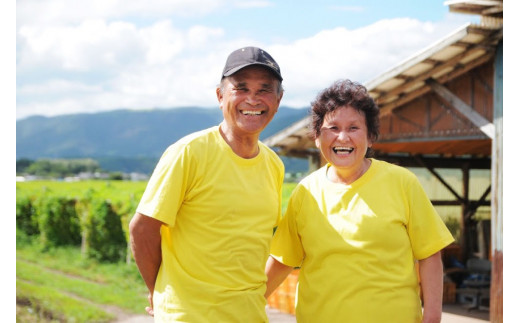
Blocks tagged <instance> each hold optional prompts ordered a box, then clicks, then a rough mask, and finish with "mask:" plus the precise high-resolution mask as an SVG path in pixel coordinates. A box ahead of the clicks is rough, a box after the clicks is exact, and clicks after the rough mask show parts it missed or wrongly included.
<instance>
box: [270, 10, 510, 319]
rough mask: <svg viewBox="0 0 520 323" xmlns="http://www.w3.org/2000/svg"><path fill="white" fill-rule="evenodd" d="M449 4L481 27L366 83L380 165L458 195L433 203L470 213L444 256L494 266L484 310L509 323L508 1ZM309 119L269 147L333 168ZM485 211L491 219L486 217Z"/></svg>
mask: <svg viewBox="0 0 520 323" xmlns="http://www.w3.org/2000/svg"><path fill="white" fill-rule="evenodd" d="M445 4H446V5H448V6H449V8H450V11H451V12H458V13H466V14H478V15H480V16H481V20H480V23H479V24H467V25H465V26H462V27H461V28H459V29H457V30H455V31H453V32H452V33H451V34H450V35H448V36H446V37H445V38H443V39H441V40H439V41H438V42H436V43H434V44H432V45H431V46H429V47H428V48H426V49H424V50H423V51H421V52H420V53H418V54H417V55H415V56H414V57H412V58H410V59H408V60H406V61H404V62H403V63H401V64H399V65H397V66H395V67H393V68H391V69H389V70H388V71H387V72H385V73H383V74H381V75H380V76H378V77H376V78H375V79H373V80H371V81H369V82H367V83H365V84H364V85H365V86H366V87H367V89H368V90H369V92H370V94H371V95H372V97H373V98H374V99H375V100H376V102H377V104H378V106H379V108H380V113H381V115H380V123H381V129H380V137H379V139H378V141H377V142H376V143H374V145H373V147H372V148H373V149H374V151H375V156H374V157H375V158H377V159H380V160H386V161H389V162H392V163H395V164H398V165H402V166H405V167H412V168H422V169H426V170H428V172H429V173H430V174H431V175H432V176H433V177H435V178H436V180H438V182H440V183H442V185H443V186H444V187H445V189H447V190H448V191H449V192H450V194H449V195H450V198H447V199H433V198H432V203H433V204H434V205H435V206H457V207H459V210H460V230H461V231H460V239H459V242H458V243H457V245H456V246H453V248H448V249H447V250H446V254H445V255H444V256H447V255H452V256H453V255H455V256H456V257H457V258H458V260H459V261H461V262H462V263H466V261H467V260H468V259H470V258H475V257H478V258H482V259H485V260H490V264H491V268H492V270H491V277H492V281H491V288H490V289H489V287H488V289H487V290H484V291H481V290H479V293H480V294H479V295H480V296H482V297H481V298H479V304H476V305H477V306H479V305H481V304H480V302H481V301H482V300H484V299H487V301H488V302H489V303H488V304H487V305H486V307H487V308H489V309H490V318H491V321H492V322H501V321H502V110H503V108H502V106H503V103H502V64H503V58H502V57H503V54H502V46H503V45H502V43H503V25H502V21H503V18H502V17H503V2H502V1H477V0H468V1H462V0H461V1H458V0H457V1H447V2H445ZM309 121H310V120H309V118H304V119H302V120H300V121H298V122H296V123H294V124H293V125H291V126H289V127H288V128H286V129H284V130H282V131H281V132H279V133H277V134H275V135H273V136H271V137H269V138H267V139H266V140H264V143H265V144H267V145H268V146H270V147H272V148H273V149H274V150H275V151H277V152H278V153H279V154H280V155H283V156H289V157H300V158H307V159H308V160H309V169H310V170H314V169H317V168H318V167H320V166H322V165H323V164H324V160H323V158H322V157H321V156H320V152H319V151H318V150H317V149H316V147H315V144H314V141H313V140H311V139H309V137H308V135H307V133H308V125H309ZM444 170H452V171H454V170H456V171H455V172H456V173H457V174H460V181H459V182H460V183H461V184H462V187H461V188H458V187H453V184H450V181H449V180H447V179H446V178H445V177H444V176H443V174H444V173H443V171H444ZM479 170H480V171H483V172H484V173H485V174H488V175H487V176H488V182H487V184H486V185H485V187H475V185H472V184H471V183H472V176H473V174H474V173H476V172H478V171H479ZM486 171H487V173H486ZM472 190H475V191H476V192H475V191H472ZM475 194H476V197H475ZM482 209H486V210H487V211H486V212H487V213H488V215H489V216H488V218H489V219H490V220H488V221H481V220H479V219H478V217H477V216H476V214H478V212H479V210H482ZM445 262H446V258H445ZM461 293H462V292H461ZM490 296H491V297H490Z"/></svg>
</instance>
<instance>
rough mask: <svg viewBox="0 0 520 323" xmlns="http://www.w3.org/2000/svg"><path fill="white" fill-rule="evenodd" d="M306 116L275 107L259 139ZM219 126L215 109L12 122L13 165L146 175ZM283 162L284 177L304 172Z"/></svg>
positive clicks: (303, 112)
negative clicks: (180, 144) (77, 163)
mask: <svg viewBox="0 0 520 323" xmlns="http://www.w3.org/2000/svg"><path fill="white" fill-rule="evenodd" d="M307 112H308V110H307V109H292V108H286V107H280V109H279V110H278V113H277V114H276V116H275V118H274V119H273V121H272V122H271V123H270V124H269V125H268V127H267V128H266V129H265V130H264V132H263V133H262V136H261V137H260V139H265V138H267V137H269V136H271V135H273V134H274V133H276V132H278V131H280V130H282V129H284V128H285V127H287V126H288V125H290V124H292V123H294V122H296V121H298V120H300V119H301V118H303V117H304V116H306V115H307ZM221 121H222V112H221V110H220V109H218V108H197V107H186V108H175V109H153V110H115V111H108V112H100V113H91V114H89V113H81V114H71V115H62V116H56V117H42V116H33V117H29V118H26V119H22V120H18V121H17V122H16V159H17V160H18V159H20V158H28V159H41V158H93V159H96V160H98V161H99V163H100V165H101V167H102V168H103V169H105V170H109V171H124V172H132V171H137V172H144V173H149V172H151V170H153V167H154V166H155V164H156V162H157V160H158V158H159V157H160V156H161V154H162V153H163V151H164V150H165V149H166V147H168V146H169V145H170V144H172V143H173V142H175V141H177V140H178V139H180V138H182V137H183V136H185V135H187V134H189V133H192V132H194V131H198V130H202V129H205V128H208V127H211V126H214V125H218V124H219V123H220V122H221ZM284 162H285V163H286V167H288V171H304V170H305V169H302V168H306V166H307V161H305V160H286V159H284Z"/></svg>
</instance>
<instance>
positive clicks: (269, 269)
mask: <svg viewBox="0 0 520 323" xmlns="http://www.w3.org/2000/svg"><path fill="white" fill-rule="evenodd" d="M293 269H294V268H293V267H290V266H287V265H284V264H282V263H281V262H279V261H278V260H276V259H274V258H273V257H271V256H269V259H267V264H266V266H265V274H266V275H267V289H266V290H265V294H264V296H265V298H268V297H269V295H271V293H272V292H274V290H275V289H276V287H278V286H279V285H280V284H281V283H282V282H283V281H284V279H285V278H286V277H287V275H289V274H290V273H291V271H293Z"/></svg>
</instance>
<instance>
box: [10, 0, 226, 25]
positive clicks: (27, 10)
mask: <svg viewBox="0 0 520 323" xmlns="http://www.w3.org/2000/svg"><path fill="white" fill-rule="evenodd" d="M225 2H226V1H223V0H222V1H221V0H148V1H142V0H89V1H71V0H45V1H41V0H20V1H17V3H16V14H17V23H19V24H31V25H42V24H54V25H59V24H78V23H81V22H82V21H83V20H85V19H108V20H117V19H122V18H123V17H141V18H164V17H171V16H204V15H205V14H207V13H209V12H212V11H214V10H215V9H217V8H219V7H221V6H223V5H225Z"/></svg>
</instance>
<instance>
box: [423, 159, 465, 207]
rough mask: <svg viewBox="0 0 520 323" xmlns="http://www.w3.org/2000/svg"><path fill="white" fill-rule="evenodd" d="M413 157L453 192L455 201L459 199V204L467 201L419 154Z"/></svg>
mask: <svg viewBox="0 0 520 323" xmlns="http://www.w3.org/2000/svg"><path fill="white" fill-rule="evenodd" d="M414 157H415V158H416V159H417V161H418V162H419V164H421V165H422V166H423V167H425V168H426V169H428V170H429V171H430V173H432V175H433V176H435V178H437V179H438V180H439V182H441V183H442V185H444V187H446V188H447V189H448V191H450V192H451V194H453V196H455V198H456V199H457V201H459V202H460V203H461V204H464V203H466V202H467V200H466V199H464V198H462V197H460V195H459V194H458V193H457V192H455V190H454V189H453V188H452V187H451V186H450V184H448V183H447V182H446V181H445V180H444V179H443V178H442V176H441V175H440V174H439V173H437V172H436V171H435V169H433V167H431V166H430V165H428V164H426V162H425V161H424V160H423V159H422V157H421V156H419V155H415V156H414Z"/></svg>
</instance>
